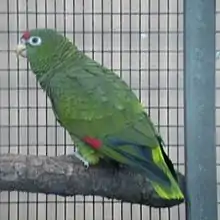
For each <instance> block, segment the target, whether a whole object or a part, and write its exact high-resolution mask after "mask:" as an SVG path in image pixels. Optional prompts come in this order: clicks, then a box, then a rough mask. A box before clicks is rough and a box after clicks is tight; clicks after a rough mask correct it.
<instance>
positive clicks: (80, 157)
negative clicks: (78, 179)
mask: <svg viewBox="0 0 220 220" xmlns="http://www.w3.org/2000/svg"><path fill="white" fill-rule="evenodd" d="M73 155H74V156H75V157H76V158H78V159H79V160H80V161H81V162H82V163H83V165H84V167H85V168H86V169H88V168H89V162H88V161H86V160H85V159H84V158H83V157H82V156H81V155H80V154H79V153H78V150H77V149H76V150H75V151H74V152H73Z"/></svg>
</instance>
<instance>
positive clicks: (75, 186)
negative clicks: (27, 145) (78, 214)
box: [0, 154, 185, 207]
mask: <svg viewBox="0 0 220 220" xmlns="http://www.w3.org/2000/svg"><path fill="white" fill-rule="evenodd" d="M178 177H179V182H180V185H181V188H182V189H183V191H184V192H185V189H184V185H185V183H184V176H183V175H182V174H180V173H178ZM0 190H2V191H4V190H7V191H25V192H34V193H45V194H55V195H60V196H73V195H96V196H103V197H107V198H114V199H118V200H121V201H123V202H131V203H137V204H143V205H148V206H152V207H171V206H174V205H177V204H180V203H182V202H183V201H177V200H170V201H167V200H163V199H161V198H159V197H158V196H157V194H156V193H155V191H154V190H153V189H152V187H151V184H150V183H149V181H148V180H147V179H146V178H145V177H144V176H142V175H141V174H138V173H135V172H133V171H131V170H129V169H127V168H116V167H115V166H113V165H110V164H108V163H106V162H105V163H104V162H102V163H101V164H99V165H98V166H90V167H89V168H88V169H86V168H84V166H83V165H82V163H81V162H80V161H79V160H78V159H76V158H74V157H73V156H58V157H46V156H33V155H28V156H27V155H13V154H5V155H0Z"/></svg>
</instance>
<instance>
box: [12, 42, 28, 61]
mask: <svg viewBox="0 0 220 220" xmlns="http://www.w3.org/2000/svg"><path fill="white" fill-rule="evenodd" d="M15 53H16V54H17V57H18V56H21V57H24V58H26V57H27V55H26V45H25V44H18V45H17V47H16V49H15Z"/></svg>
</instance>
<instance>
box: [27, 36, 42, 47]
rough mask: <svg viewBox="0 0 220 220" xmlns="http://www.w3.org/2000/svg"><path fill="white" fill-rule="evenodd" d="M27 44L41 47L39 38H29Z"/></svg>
mask: <svg viewBox="0 0 220 220" xmlns="http://www.w3.org/2000/svg"><path fill="white" fill-rule="evenodd" d="M28 42H29V43H30V44H31V45H32V46H39V45H41V38H40V37H35V36H33V37H30V38H29V40H28Z"/></svg>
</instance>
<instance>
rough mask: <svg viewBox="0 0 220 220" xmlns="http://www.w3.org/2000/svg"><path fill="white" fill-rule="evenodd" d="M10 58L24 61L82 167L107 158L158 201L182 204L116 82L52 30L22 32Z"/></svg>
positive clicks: (144, 122) (155, 141)
mask: <svg viewBox="0 0 220 220" xmlns="http://www.w3.org/2000/svg"><path fill="white" fill-rule="evenodd" d="M16 53H17V55H18V56H19V55H20V56H22V57H25V58H27V60H28V62H29V63H30V67H31V70H32V72H33V73H34V74H35V76H36V79H37V81H38V82H39V84H40V86H41V88H42V89H43V90H44V91H45V92H46V94H47V96H48V97H49V99H50V101H51V105H52V109H53V112H54V115H55V117H56V119H57V121H58V122H59V123H60V125H61V126H62V127H64V128H65V129H66V130H67V131H68V133H69V135H70V136H71V138H72V141H73V142H74V143H76V146H77V151H76V152H75V153H74V154H75V156H76V157H78V158H79V159H80V160H81V161H82V162H83V163H84V165H85V166H87V167H88V166H89V165H93V164H97V163H98V162H99V161H100V159H101V158H104V159H105V158H107V159H110V160H111V161H115V162H117V163H118V164H123V165H125V166H129V167H130V168H132V169H134V170H136V171H137V172H140V173H143V174H146V178H148V180H149V181H150V182H151V184H152V186H153V188H154V190H155V191H156V192H157V194H158V195H159V197H161V198H163V199H167V200H171V199H175V200H183V199H184V195H183V192H182V191H181V189H180V187H179V185H178V180H177V175H176V173H175V170H174V167H173V164H172V162H171V160H170V159H169V158H168V156H167V155H166V153H165V152H164V150H163V147H164V143H163V141H162V138H161V137H160V135H159V134H158V133H157V131H156V130H155V128H154V125H153V123H152V122H151V120H150V118H149V116H148V115H147V114H146V112H145V111H144V107H143V106H142V104H141V103H140V102H139V100H138V98H137V97H136V96H135V94H134V93H133V92H132V91H131V89H130V88H129V86H128V85H127V84H126V83H125V82H124V81H123V80H122V79H121V78H120V77H119V76H117V75H116V74H115V73H114V72H113V71H111V70H109V69H107V68H105V67H104V66H102V65H101V64H99V63H98V62H96V61H94V60H93V59H91V58H89V57H88V56H86V55H85V54H84V53H82V52H81V51H79V50H78V49H77V47H76V45H75V44H73V43H72V42H71V41H69V40H68V39H67V38H66V37H64V36H63V35H61V34H59V33H58V32H57V31H56V30H51V29H33V30H30V31H26V32H24V33H23V35H22V36H21V39H20V43H19V44H18V45H17V48H16Z"/></svg>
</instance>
